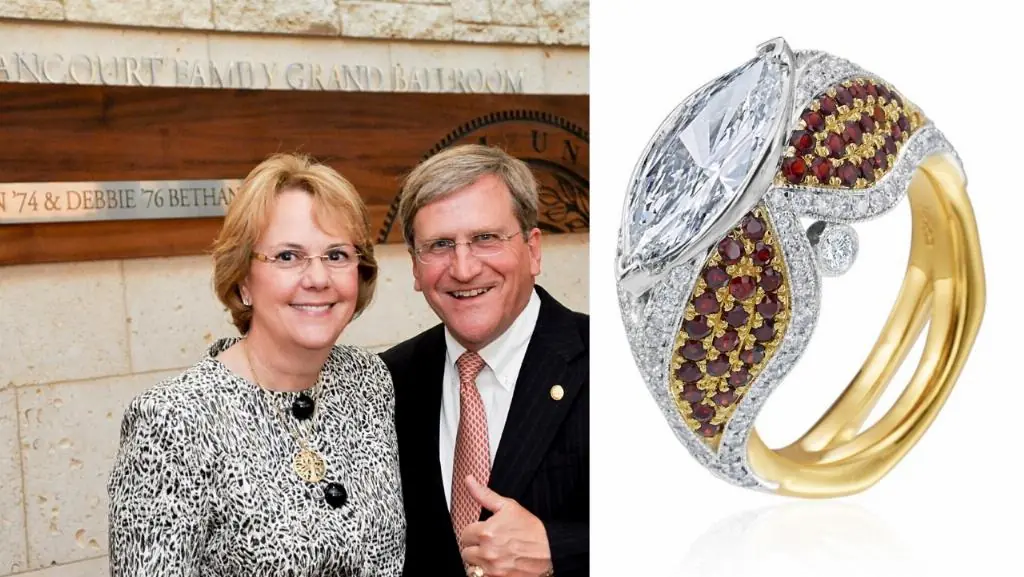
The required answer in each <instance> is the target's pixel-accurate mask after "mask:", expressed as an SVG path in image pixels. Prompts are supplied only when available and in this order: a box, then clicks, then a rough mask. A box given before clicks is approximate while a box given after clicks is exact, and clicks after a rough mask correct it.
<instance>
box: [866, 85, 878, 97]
mask: <svg viewBox="0 0 1024 577" xmlns="http://www.w3.org/2000/svg"><path fill="white" fill-rule="evenodd" d="M864 92H867V93H868V96H874V97H875V98H878V89H877V88H875V84H874V83H873V82H868V83H867V84H866V85H865V86H864Z"/></svg>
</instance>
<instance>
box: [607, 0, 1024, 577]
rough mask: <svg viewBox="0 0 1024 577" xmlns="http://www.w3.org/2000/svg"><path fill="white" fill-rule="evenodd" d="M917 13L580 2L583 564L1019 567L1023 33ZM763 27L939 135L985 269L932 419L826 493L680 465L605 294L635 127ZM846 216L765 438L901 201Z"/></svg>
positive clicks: (760, 571) (765, 423)
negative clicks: (847, 484)
mask: <svg viewBox="0 0 1024 577" xmlns="http://www.w3.org/2000/svg"><path fill="white" fill-rule="evenodd" d="M935 5H936V3H930V6H931V7H929V6H928V5H923V4H922V6H917V7H914V6H910V3H907V2H902V3H896V2H882V1H879V2H873V3H861V2H821V1H812V2H788V3H779V2H749V3H737V2H713V1H711V2H669V1H664V2H653V1H640V0H630V1H629V2H625V1H613V0H592V2H591V68H590V78H591V87H590V94H591V131H592V148H591V155H592V158H591V183H592V198H593V199H594V200H593V202H592V207H593V212H592V215H591V218H592V221H591V226H592V232H591V311H592V323H593V327H592V335H593V338H592V347H593V349H594V350H593V353H592V354H593V359H594V360H593V369H594V370H593V373H594V377H593V379H592V387H593V395H594V399H593V409H592V445H591V446H592V454H593V465H592V515H593V519H592V523H591V527H592V544H591V547H592V560H593V561H592V566H593V569H592V574H593V575H594V576H595V577H601V576H619V575H629V576H633V575H637V576H656V575H666V576H667V575H671V576H687V575H773V574H779V575H787V576H795V575H814V576H815V577H818V576H825V575H858V576H860V575H870V576H872V577H876V576H883V575H929V576H930V575H1024V562H1022V561H1021V559H1024V528H1022V527H1021V521H1022V518H1024V497H1022V490H1024V478H1022V476H1021V475H1020V470H1021V466H1020V458H1021V457H1022V456H1024V448H1022V443H1021V437H1022V433H1024V427H1022V422H1024V413H1022V412H1021V411H1022V410H1024V378H1022V377H1024V374H1022V373H1024V371H1022V370H1021V369H1020V368H1017V367H1019V366H1020V365H1021V364H1022V363H1024V343H1021V339H1020V337H1019V335H1020V334H1021V331H1020V329H1019V328H1017V327H1016V323H1019V322H1021V319H1022V311H1021V301H1022V300H1024V299H1022V298H1021V296H1020V295H1021V289H1020V283H1021V280H1022V279H1021V278H1020V274H1019V272H1018V271H1019V270H1020V269H1021V267H1022V263H1024V242H1021V240H1020V236H1021V235H1024V226H1022V225H1024V218H1022V212H1021V209H1022V205H1024V186H1022V181H1024V179H1022V177H1021V176H1022V175H1024V160H1022V158H1024V157H1022V154H1021V151H1022V148H1024V126H1022V123H1021V118H1022V114H1021V110H1022V98H1024V90H1022V88H1024V87H1022V82H1021V73H1020V71H1021V69H1022V62H1024V31H1022V30H1021V29H1020V28H1019V23H1020V22H1021V19H1020V17H1019V16H1011V15H1010V14H1009V13H1008V12H1006V11H1004V10H1003V9H1002V8H998V7H996V6H995V4H994V3H985V2H969V3H962V4H959V5H958V6H957V7H955V8H954V7H953V5H952V4H949V5H948V6H947V7H946V8H945V9H943V10H938V9H937V8H935ZM1007 6H1008V7H1009V6H1012V4H1010V3H1007ZM1008 9H1009V8H1008ZM1015 9H1016V8H1015ZM1018 10H1019V9H1018ZM775 36H783V37H785V38H786V40H787V41H788V42H789V44H790V46H791V47H793V48H794V49H818V50H825V51H827V52H830V53H832V54H836V55H839V56H843V57H845V58H848V59H850V60H852V61H854V62H856V63H858V64H860V65H861V66H863V67H864V68H866V69H867V70H869V71H871V72H873V73H875V74H877V75H879V76H881V77H882V78H884V79H886V80H887V81H888V82H890V83H892V84H893V85H894V86H895V87H896V88H897V89H898V90H900V91H901V92H903V93H904V94H905V95H907V97H908V98H909V99H910V100H911V101H913V102H915V103H916V104H917V105H918V106H920V107H921V108H922V110H923V111H924V113H925V114H926V115H928V116H929V117H930V118H931V119H932V120H933V121H934V122H935V123H936V125H937V126H938V128H939V129H941V130H942V131H943V132H944V133H945V134H946V136H947V138H948V139H949V140H950V141H951V142H952V143H953V145H954V146H955V147H956V148H957V150H958V152H959V153H960V155H961V158H962V159H963V162H964V165H965V169H966V171H967V175H968V178H969V186H968V190H969V192H970V193H971V198H972V200H973V203H974V208H975V212H976V217H977V220H978V225H979V227H980V229H981V241H982V249H983V252H984V256H985V266H986V272H987V279H988V300H987V308H986V316H985V320H984V323H983V325H982V332H981V334H980V336H979V338H978V340H977V342H976V344H975V347H974V353H973V354H972V356H971V358H970V360H969V361H968V363H967V366H966V368H965V369H964V371H963V373H962V376H961V378H960V381H959V384H958V385H957V387H956V388H955V389H954V390H953V393H952V395H951V396H950V397H949V399H948V401H947V403H946V406H945V408H944V409H943V412H942V413H940V414H939V416H938V418H937V420H936V421H935V423H934V424H933V425H932V427H931V428H930V429H929V431H928V432H927V434H926V435H925V436H924V438H923V439H922V440H921V441H920V442H919V443H918V445H917V446H916V447H915V448H914V450H912V451H911V452H910V454H909V455H908V456H907V457H906V458H904V459H903V461H902V462H901V463H899V464H898V465H897V467H896V468H895V469H894V470H893V471H892V472H891V473H889V475H888V476H887V477H885V478H884V479H883V480H882V481H881V482H880V483H879V484H877V485H875V486H874V487H872V488H871V489H869V490H868V491H867V492H865V493H862V494H860V495H856V496H852V497H847V498H842V499H835V500H826V501H803V500H797V499H792V498H785V497H779V496H775V495H769V494H762V493H756V492H753V491H749V490H744V489H739V488H736V487H733V486H731V485H729V484H727V483H725V482H723V481H719V480H718V479H716V478H714V477H712V476H711V474H710V473H708V472H706V471H705V470H704V469H703V468H701V467H700V466H699V465H697V463H696V462H695V461H693V460H692V459H691V457H690V456H689V453H688V452H687V451H686V449H685V448H684V447H683V446H682V445H681V444H680V443H679V442H678V441H676V439H675V436H674V435H673V433H672V432H671V431H670V429H669V427H668V425H667V423H666V422H665V420H664V418H663V417H662V415H661V413H660V411H659V410H658V408H657V407H656V405H655V403H654V401H653V400H652V399H651V397H650V395H649V393H648V391H647V389H646V387H645V385H644V384H643V382H642V381H641V378H640V375H639V372H638V371H637V369H636V366H635V364H634V363H633V360H632V357H631V355H630V352H629V348H628V345H627V343H626V338H625V334H624V330H623V327H622V323H621V321H620V319H619V313H618V305H617V303H616V299H615V290H614V276H613V272H612V271H613V260H614V252H615V240H616V235H617V234H618V227H619V220H620V217H621V208H622V204H623V198H624V195H625V190H626V185H627V182H628V180H629V176H630V173H631V171H632V169H633V166H634V163H635V162H636V160H637V158H638V157H639V156H640V154H641V152H642V150H643V148H644V146H645V145H646V143H647V141H648V139H649V138H650V136H651V134H653V132H654V130H655V129H656V128H657V127H658V125H659V124H660V123H661V121H662V120H663V119H664V117H665V116H666V115H667V114H668V112H669V111H670V110H671V109H672V108H673V107H674V106H675V105H676V104H677V103H678V102H679V101H681V100H682V99H683V98H685V97H686V96H687V95H688V94H690V93H691V92H693V91H694V90H696V89H697V88H699V87H700V86H701V85H703V84H704V83H706V82H707V81H709V80H711V79H713V78H716V77H718V76H720V75H721V74H724V73H725V72H727V71H728V70H730V69H732V68H734V67H736V66H738V65H740V64H742V63H744V62H745V61H746V60H748V59H749V58H751V57H752V56H753V55H754V52H755V48H756V46H757V45H758V44H760V43H761V42H762V41H765V40H768V39H770V38H772V37H775ZM856 228H857V231H858V233H859V234H860V240H861V254H860V257H859V258H858V261H857V262H856V264H855V265H854V268H853V269H852V270H851V271H850V272H849V273H848V274H847V275H845V276H843V277H840V278H837V279H825V281H824V284H823V302H822V307H823V309H822V314H821V316H820V318H819V323H818V325H817V328H816V329H815V333H814V337H813V340H812V342H811V345H810V346H809V347H808V349H807V350H806V352H805V355H804V357H803V359H802V360H801V362H800V364H799V365H798V366H797V367H796V369H794V371H793V372H792V373H791V374H790V377H789V378H787V380H786V381H785V382H784V383H783V385H782V386H781V387H780V388H779V389H778V390H777V391H776V392H775V393H774V394H773V396H772V398H771V399H770V401H769V403H768V405H767V406H766V408H765V410H764V412H763V413H762V415H761V417H760V420H759V430H760V431H761V432H762V434H763V436H764V437H765V438H766V440H767V441H768V442H769V444H770V445H773V446H779V445H781V444H785V443H786V442H788V441H790V440H793V439H795V438H796V437H797V436H798V435H799V434H800V433H802V432H803V430H804V429H805V428H806V427H808V426H809V425H811V424H812V423H813V422H814V420H815V419H816V418H817V417H818V416H819V415H820V414H821V413H822V412H823V411H824V410H825V409H826V408H827V407H828V406H829V404H830V402H831V401H832V400H833V399H834V398H835V396H836V395H837V394H838V392H839V391H840V390H841V389H842V388H843V387H844V386H845V385H846V383H847V382H848V380H849V378H850V377H852V376H853V374H854V373H855V372H856V370H857V368H858V367H859V366H860V363H861V362H862V360H863V357H864V355H865V354H866V353H867V351H868V350H869V349H870V348H871V345H872V344H873V342H874V340H875V337H876V336H877V331H878V329H879V328H880V327H881V326H882V324H883V323H884V321H885V318H886V316H887V315H888V312H889V306H890V305H891V302H892V300H893V299H894V297H895V295H896V293H897V290H898V288H899V283H900V281H901V280H902V275H903V268H904V266H905V263H906V256H907V249H908V246H909V245H908V243H909V235H910V224H909V210H908V209H907V205H906V201H905V200H904V201H903V203H902V204H901V205H900V207H899V208H898V209H897V210H895V211H893V212H891V213H889V214H888V215H886V216H884V217H882V218H880V219H877V220H875V221H872V222H869V223H865V224H861V225H857V226H856ZM915 351H917V353H919V351H920V348H917V349H915ZM917 353H912V354H913V355H914V357H912V358H910V359H908V363H907V366H906V368H907V369H908V370H904V371H902V372H901V373H900V375H898V376H897V379H895V380H894V389H895V388H898V387H900V386H902V383H905V382H906V378H907V377H908V376H909V369H912V365H913V364H916V363H914V360H915V357H916V354H917ZM896 392H897V391H895V390H894V391H893V393H892V394H889V395H887V397H886V399H883V402H885V400H891V399H893V398H895V393H896Z"/></svg>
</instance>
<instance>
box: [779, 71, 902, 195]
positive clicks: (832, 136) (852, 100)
mask: <svg viewBox="0 0 1024 577" xmlns="http://www.w3.org/2000/svg"><path fill="white" fill-rule="evenodd" d="M921 123H922V119H921V117H920V113H919V112H918V111H917V110H916V109H913V110H912V109H910V107H908V106H906V104H905V103H904V101H903V98H902V97H901V96H900V95H899V94H897V93H896V92H895V91H894V90H893V89H892V88H891V87H888V86H885V85H884V84H881V83H878V82H875V81H873V80H867V79H860V78H858V79H856V80H848V81H846V82H843V83H841V84H838V85H836V86H833V87H831V88H829V89H828V90H827V91H826V92H825V93H824V94H822V95H821V96H820V97H818V98H817V99H815V100H814V102H812V103H811V105H810V106H808V107H807V108H806V109H805V110H804V111H803V113H802V114H801V115H800V124H799V126H798V127H797V129H796V130H794V131H793V133H792V134H791V135H790V138H789V142H788V144H789V148H788V150H787V152H786V155H785V157H784V158H783V160H782V166H781V168H780V169H779V174H778V175H777V177H776V179H777V181H778V182H779V184H800V185H808V186H823V187H833V188H864V187H867V186H870V185H871V184H872V183H874V182H875V181H876V180H878V179H880V178H881V177H882V176H883V175H884V174H885V173H886V172H888V171H889V169H890V168H891V167H892V165H893V162H895V160H896V154H897V153H898V152H899V150H900V148H901V147H902V146H903V144H904V143H905V142H906V141H907V139H908V138H909V137H910V134H912V133H913V132H914V131H915V130H917V128H918V127H919V126H920V125H921Z"/></svg>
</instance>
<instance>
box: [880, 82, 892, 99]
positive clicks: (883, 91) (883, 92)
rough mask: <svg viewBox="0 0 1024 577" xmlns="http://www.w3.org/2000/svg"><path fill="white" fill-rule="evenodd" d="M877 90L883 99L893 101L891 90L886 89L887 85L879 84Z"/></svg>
mask: <svg viewBox="0 0 1024 577" xmlns="http://www.w3.org/2000/svg"><path fill="white" fill-rule="evenodd" d="M877 90H878V95H879V96H880V97H882V98H884V99H886V100H891V99H892V94H891V93H890V92H889V89H888V88H886V87H885V85H883V84H879V85H878V89H877Z"/></svg>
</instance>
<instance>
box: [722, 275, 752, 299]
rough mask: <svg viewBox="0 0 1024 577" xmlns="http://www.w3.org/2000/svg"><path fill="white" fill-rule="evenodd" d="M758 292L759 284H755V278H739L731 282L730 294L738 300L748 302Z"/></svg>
mask: <svg viewBox="0 0 1024 577" xmlns="http://www.w3.org/2000/svg"><path fill="white" fill-rule="evenodd" d="M756 290H757V283H755V282H754V279H753V277H749V276H738V277H734V278H733V279H732V280H731V281H729V294H731V295H732V296H733V298H734V299H736V300H740V301H742V300H746V299H748V298H750V297H752V296H754V291H756Z"/></svg>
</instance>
